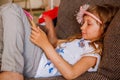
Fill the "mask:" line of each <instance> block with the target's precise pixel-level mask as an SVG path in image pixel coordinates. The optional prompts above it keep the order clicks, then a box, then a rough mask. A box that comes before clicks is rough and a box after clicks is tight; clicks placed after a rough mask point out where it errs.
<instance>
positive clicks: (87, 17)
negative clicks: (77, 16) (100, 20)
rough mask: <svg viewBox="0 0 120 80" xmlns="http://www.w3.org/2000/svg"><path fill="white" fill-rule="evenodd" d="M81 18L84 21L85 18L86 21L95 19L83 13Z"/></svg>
mask: <svg viewBox="0 0 120 80" xmlns="http://www.w3.org/2000/svg"><path fill="white" fill-rule="evenodd" d="M83 20H84V21H86V20H87V21H93V20H95V19H94V18H92V17H91V16H89V15H85V16H84V18H83Z"/></svg>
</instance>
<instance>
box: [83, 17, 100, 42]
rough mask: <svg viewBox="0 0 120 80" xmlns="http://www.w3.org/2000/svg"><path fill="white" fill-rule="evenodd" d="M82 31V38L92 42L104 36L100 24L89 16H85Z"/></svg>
mask: <svg viewBox="0 0 120 80" xmlns="http://www.w3.org/2000/svg"><path fill="white" fill-rule="evenodd" d="M81 30H82V38H84V39H87V40H91V41H94V40H96V39H99V38H100V36H101V34H102V30H101V28H100V24H99V23H98V22H97V21H96V20H95V19H94V18H92V17H91V16H88V15H86V16H84V20H83V25H82V27H81Z"/></svg>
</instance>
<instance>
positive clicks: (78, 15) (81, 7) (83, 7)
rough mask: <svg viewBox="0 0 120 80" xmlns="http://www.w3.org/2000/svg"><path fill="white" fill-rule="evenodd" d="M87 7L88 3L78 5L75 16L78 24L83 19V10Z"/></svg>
mask: <svg viewBox="0 0 120 80" xmlns="http://www.w3.org/2000/svg"><path fill="white" fill-rule="evenodd" d="M88 8H89V5H88V4H85V5H83V6H80V10H79V12H78V13H77V16H76V19H77V22H78V23H79V24H80V23H81V22H82V20H83V15H84V13H85V11H86V10H87V9H88Z"/></svg>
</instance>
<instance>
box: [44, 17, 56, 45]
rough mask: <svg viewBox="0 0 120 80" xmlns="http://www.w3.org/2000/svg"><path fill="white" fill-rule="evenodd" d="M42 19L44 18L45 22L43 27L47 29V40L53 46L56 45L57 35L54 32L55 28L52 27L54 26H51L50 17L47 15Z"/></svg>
mask: <svg viewBox="0 0 120 80" xmlns="http://www.w3.org/2000/svg"><path fill="white" fill-rule="evenodd" d="M44 19H45V23H46V26H45V28H46V29H47V37H48V40H49V41H50V43H51V44H52V45H53V46H54V47H56V45H57V42H58V39H57V36H56V32H55V29H54V26H53V22H52V19H51V18H50V17H48V16H45V17H44Z"/></svg>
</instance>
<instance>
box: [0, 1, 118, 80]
mask: <svg viewBox="0 0 120 80" xmlns="http://www.w3.org/2000/svg"><path fill="white" fill-rule="evenodd" d="M85 3H89V4H105V3H107V4H113V5H116V6H120V0H61V3H60V7H59V13H58V22H57V26H56V32H57V36H58V37H59V38H66V37H68V36H70V35H73V34H75V33H78V32H80V31H79V24H78V23H77V22H76V19H75V16H74V14H75V10H77V9H78V8H79V6H80V5H82V4H85ZM1 28H2V27H1V25H0V30H1ZM1 34H2V33H1V32H0V35H1ZM0 43H1V45H2V38H1V39H0ZM0 48H2V47H0ZM0 50H1V51H0V52H1V53H2V49H0ZM119 79H120V10H119V11H118V12H117V14H116V16H115V17H114V18H113V20H112V22H111V23H110V25H109V28H108V30H107V33H106V35H105V39H104V50H103V55H102V60H101V63H100V65H99V68H98V71H97V72H94V73H89V72H86V73H84V74H83V75H82V76H80V77H78V78H77V79H75V80H119ZM25 80H65V79H64V78H63V77H62V76H59V77H50V78H38V79H34V78H31V79H27V78H26V79H25Z"/></svg>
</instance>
